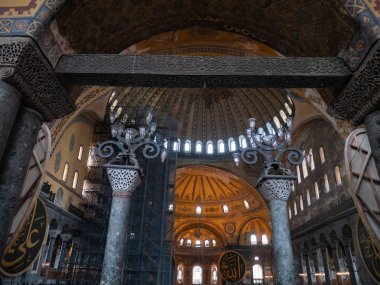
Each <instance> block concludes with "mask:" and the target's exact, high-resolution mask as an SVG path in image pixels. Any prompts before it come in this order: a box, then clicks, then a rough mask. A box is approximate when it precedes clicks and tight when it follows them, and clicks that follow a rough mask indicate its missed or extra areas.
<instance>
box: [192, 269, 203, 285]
mask: <svg viewBox="0 0 380 285" xmlns="http://www.w3.org/2000/svg"><path fill="white" fill-rule="evenodd" d="M193 284H202V267H200V266H199V265H196V266H194V267H193Z"/></svg>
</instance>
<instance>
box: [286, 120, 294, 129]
mask: <svg viewBox="0 0 380 285" xmlns="http://www.w3.org/2000/svg"><path fill="white" fill-rule="evenodd" d="M286 125H287V127H288V128H289V129H290V128H291V127H292V125H293V119H292V118H291V117H287V118H286Z"/></svg>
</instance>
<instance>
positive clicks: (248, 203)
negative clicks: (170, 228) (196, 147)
mask: <svg viewBox="0 0 380 285" xmlns="http://www.w3.org/2000/svg"><path fill="white" fill-rule="evenodd" d="M176 180H177V183H176V190H175V213H176V215H181V216H194V214H196V215H202V217H205V216H208V217H212V216H226V215H228V216H233V215H236V214H241V213H243V212H248V211H250V212H252V211H257V210H261V209H263V208H264V205H265V203H264V201H263V199H262V198H261V196H260V194H259V193H258V192H257V191H256V190H255V189H254V188H252V186H250V185H248V183H246V182H245V181H243V180H242V179H241V178H238V177H237V176H235V175H233V174H231V173H228V172H226V171H223V170H220V169H217V168H213V167H208V166H202V165H196V166H189V167H184V168H180V169H178V170H177V175H176Z"/></svg>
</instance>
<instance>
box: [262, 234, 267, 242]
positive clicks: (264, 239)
mask: <svg viewBox="0 0 380 285" xmlns="http://www.w3.org/2000/svg"><path fill="white" fill-rule="evenodd" d="M261 243H262V244H268V236H267V235H266V234H263V235H262V236H261Z"/></svg>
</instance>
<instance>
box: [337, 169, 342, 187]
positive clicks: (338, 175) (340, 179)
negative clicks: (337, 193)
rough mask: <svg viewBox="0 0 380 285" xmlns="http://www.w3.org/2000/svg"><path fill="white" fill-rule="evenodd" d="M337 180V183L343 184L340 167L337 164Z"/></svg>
mask: <svg viewBox="0 0 380 285" xmlns="http://www.w3.org/2000/svg"><path fill="white" fill-rule="evenodd" d="M335 180H336V185H340V184H342V177H341V176H340V169H339V166H338V165H337V166H335Z"/></svg>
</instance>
